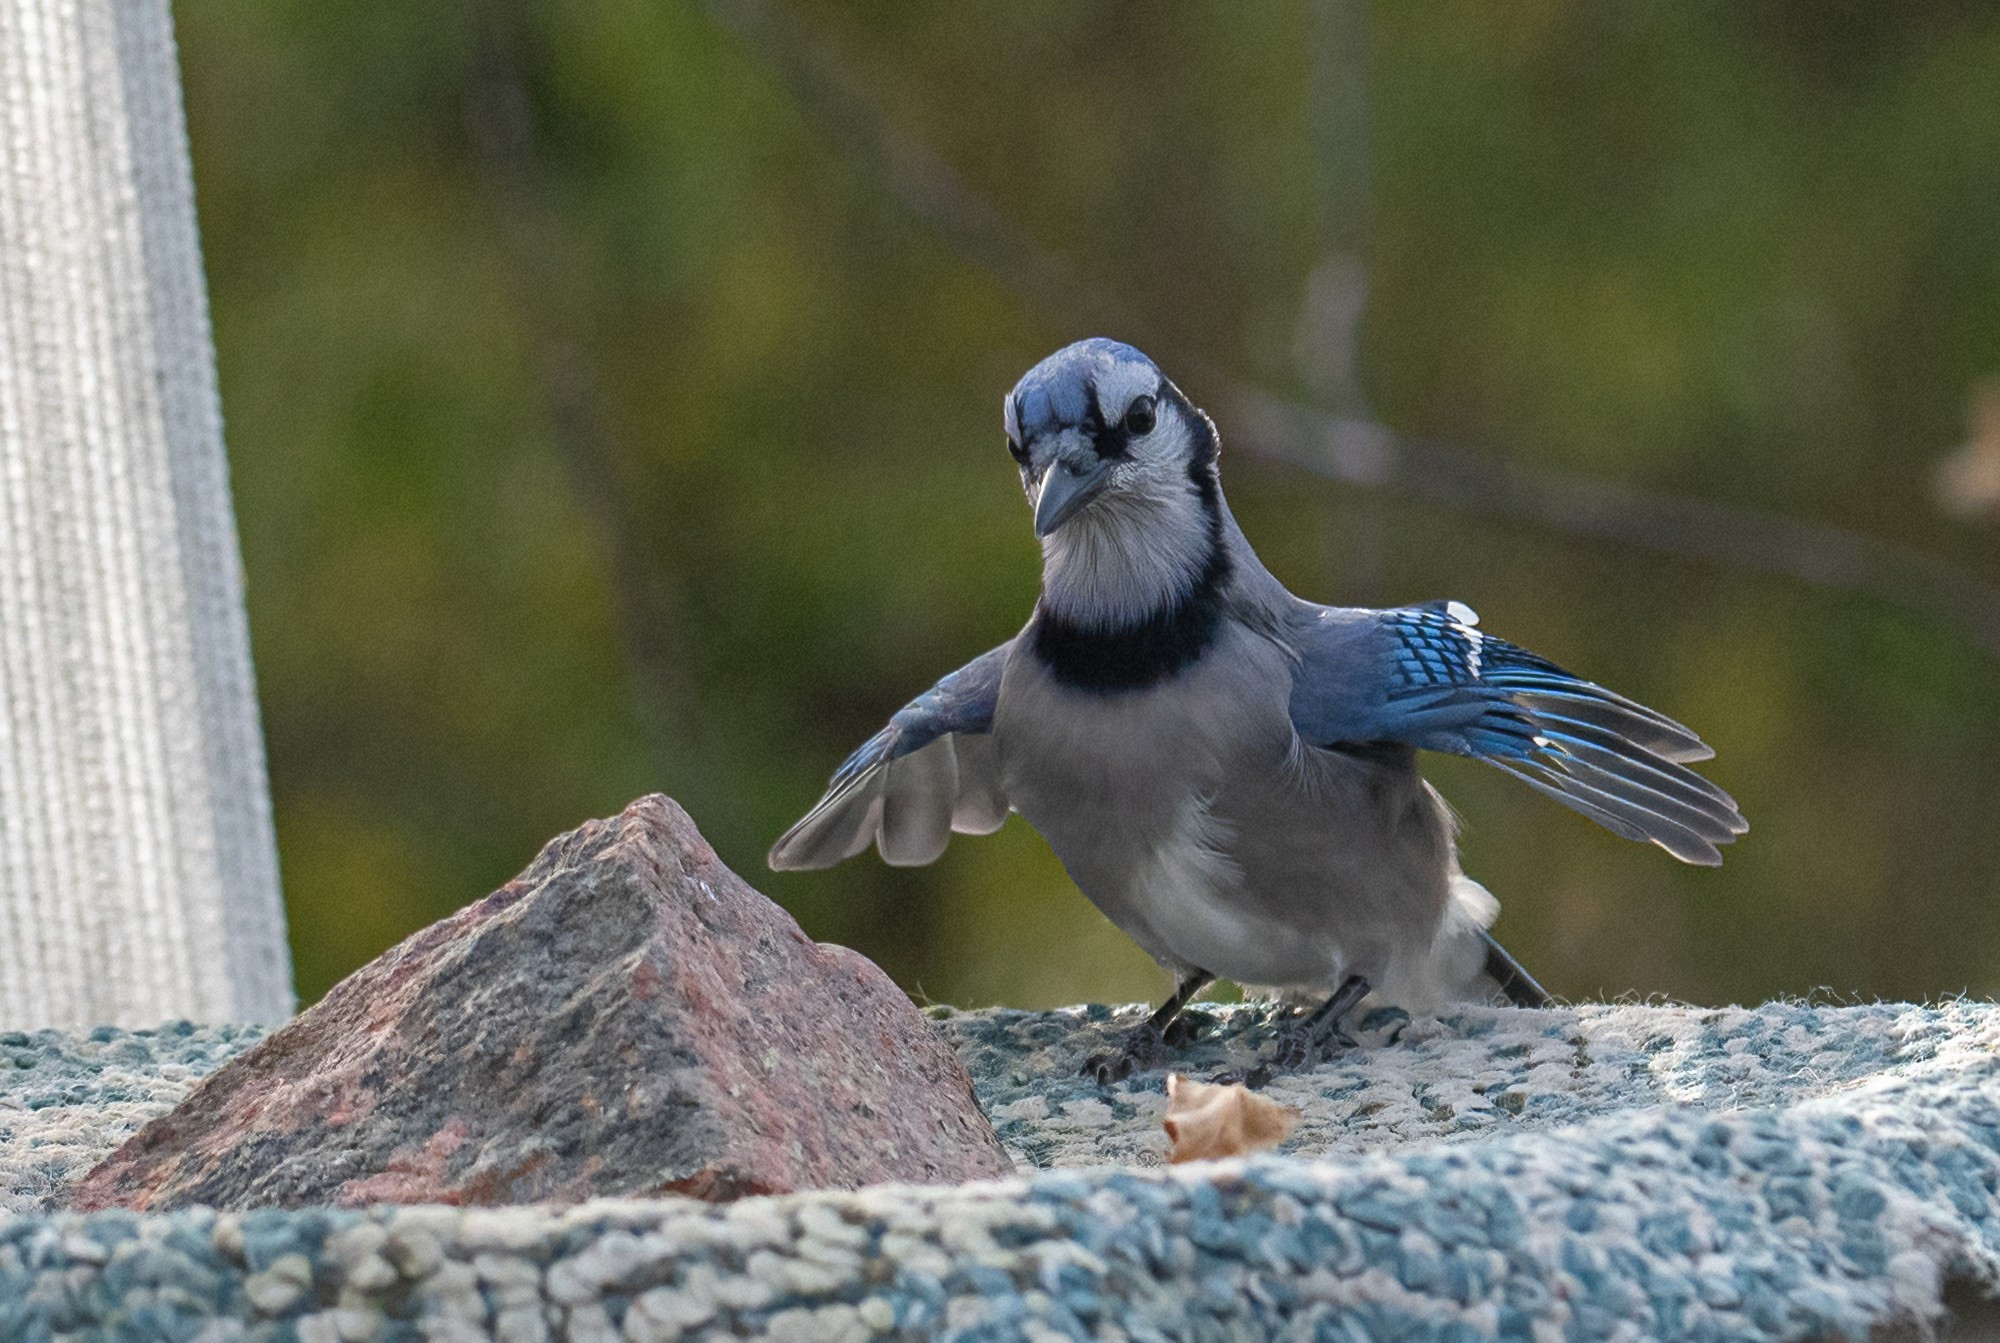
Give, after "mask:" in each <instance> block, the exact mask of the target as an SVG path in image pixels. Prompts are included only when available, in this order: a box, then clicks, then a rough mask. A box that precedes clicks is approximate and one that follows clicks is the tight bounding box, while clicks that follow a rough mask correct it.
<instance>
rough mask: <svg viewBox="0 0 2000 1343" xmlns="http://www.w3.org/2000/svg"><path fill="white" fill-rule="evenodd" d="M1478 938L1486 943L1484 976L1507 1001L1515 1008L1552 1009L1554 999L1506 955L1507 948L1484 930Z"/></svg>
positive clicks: (1518, 963)
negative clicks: (1496, 986)
mask: <svg viewBox="0 0 2000 1343" xmlns="http://www.w3.org/2000/svg"><path fill="white" fill-rule="evenodd" d="M1479 936H1480V938H1481V939H1482V940H1484V941H1485V943H1486V975H1487V978H1489V979H1491V980H1492V981H1493V982H1494V983H1495V984H1498V985H1499V986H1500V992H1502V993H1504V994H1506V995H1507V1001H1508V1002H1510V1003H1512V1004H1514V1006H1516V1007H1553V1006H1554V1005H1555V999H1554V998H1551V997H1550V996H1549V991H1548V990H1547V989H1545V988H1543V987H1542V986H1541V985H1540V984H1538V983H1537V982H1536V981H1535V977H1534V976H1533V975H1531V974H1529V973H1528V972H1527V971H1526V970H1524V969H1523V968H1522V967H1521V963H1520V962H1519V961H1517V960H1515V959H1514V958H1513V956H1511V955H1510V954H1508V951H1507V948H1505V947H1503V946H1501V945H1500V944H1499V943H1498V942H1496V941H1495V940H1494V938H1493V934H1491V933H1489V932H1487V931H1486V930H1484V929H1481V930H1480V933H1479Z"/></svg>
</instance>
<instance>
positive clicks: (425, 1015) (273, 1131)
mask: <svg viewBox="0 0 2000 1343" xmlns="http://www.w3.org/2000/svg"><path fill="white" fill-rule="evenodd" d="M1011 1170H1012V1166H1011V1164H1010V1162H1009V1161H1008V1158H1007V1155H1006V1153H1005V1152H1004V1150H1003V1149H1002V1148H1001V1146H1000V1143H999V1141H998V1140H997V1139H996V1138H995V1137H994V1135H993V1129H992V1127H991V1126H990V1125H989V1124H988V1123H987V1121H986V1117H985V1116H984V1115H983V1114H982V1113H981V1112H980V1109H979V1105H978V1102H977V1101H976V1100H975V1099H974V1098H973V1092H972V1084H971V1082H970V1080H969V1079H968V1078H967V1076H966V1073H965V1069H964V1068H963V1067H962V1066H961V1065H960V1063H959V1061H958V1058H957V1057H956V1056H955V1055H954V1054H953V1053H952V1052H951V1050H950V1048H949V1047H948V1046H947V1045H946V1044H945V1042H944V1041H943V1040H942V1039H941V1038H940V1037H939V1036H938V1034H937V1033H936V1032H935V1031H934V1030H933V1028H932V1027H931V1025H930V1023H928V1022H927V1021H925V1020H924V1019H923V1017H922V1015H921V1014H919V1013H918V1011H917V1010H916V1008H915V1007H913V1006H912V1005H911V1004H910V1002H909V1000H908V999H907V998H905V997H904V996H903V994H902V992H901V991H900V990H898V989H897V988H896V986H895V985H894V984H893V983H891V982H890V981H889V978H888V977H887V976H886V975H884V974H883V973H882V971H881V970H879V969H877V968H876V967H875V965H874V964H873V963H871V962H870V961H868V960H867V959H866V958H864V957H862V956H860V955H858V954H856V953H855V952H852V951H849V950H848V949H846V948H845V947H835V946H822V945H820V944H818V943H815V942H813V941H812V940H810V939H809V938H807V937H806V935H805V934H804V933H803V932H802V931H800V929H799V926H798V925H797V924H796V923H794V922H793V921H792V919H791V917H790V916H789V915H787V914H786V913H785V912H784V911H783V910H781V909H779V908H778V907H777V906H776V905H774V904H772V903H771V902H770V901H769V900H767V899H765V898H764V897H763V896H762V895H759V894H758V893H757V892H756V891H755V890H752V889H751V888H750V886H749V885H748V884H746V883H745V882H744V881H743V880H742V879H741V878H739V877H738V876H736V874H735V873H733V872H731V871H730V870H729V869H728V868H726V867H724V866H723V865H722V863H721V862H720V860H718V859H717V858H716V856H715V852H714V850H712V849H710V848H709V846H708V844H707V842H706V841H704V840H703V839H702V837H701V835H700V833H699V832H698V831H697V830H696V829H695V826H694V823H693V822H692V821H691V820H689V819H688V816H687V813H685V812H684V811H682V810H681V809H680V807H679V806H677V805H676V804H674V803H673V802H671V801H669V800H668V799H666V798H664V797H658V796H654V797H645V798H641V799H640V800H639V801H637V802H635V803H633V804H632V805H631V806H630V807H628V808H626V810H625V811H624V813H623V814H622V815H619V816H617V817H614V818H613V819H611V820H608V821H592V822H589V823H588V824H586V825H585V826H583V828H582V829H580V830H577V831H575V832H573V833H571V834H568V835H565V836H563V837H562V838H560V839H557V840H555V841H554V842H552V843H551V844H549V845H548V847H547V848H545V849H543V850H542V852H541V854H540V856H539V857H537V858H536V859H535V861H534V863H533V864H532V865H531V866H530V867H529V868H528V870H527V871H526V872H524V873H522V874H521V875H520V876H519V877H517V878H515V879H514V880H513V881H511V882H509V883H508V884H507V885H506V886H503V887H502V888H501V889H500V890H498V891H496V892H494V893H493V894H492V895H490V896H488V897H487V898H486V899H484V900H481V901H480V902H478V903H477V904H474V905H470V906H468V907H466V908H465V909H462V910H460V911H459V912H458V913H457V914H454V915H453V916H452V917H450V918H448V919H445V920H443V921H442V922H440V923H437V924H434V925H432V926H431V927H429V928H426V929H425V930H424V931H422V932H420V933H417V934H416V935H414V936H413V937H411V938H409V939H408V940H406V941H405V942H403V943H402V944H401V945H400V946H397V947H395V948H394V949H392V950H390V951H389V952H387V953H385V954H384V955H382V956H381V957H380V958H378V959H377V960H375V961H373V962H372V963H370V964H369V965H367V966H364V967H363V968H362V969H360V970H358V971H356V972H355V973H354V974H352V975H350V976H348V978H347V979H345V980H343V981H342V982H341V983H340V984H339V985H337V986H336V987H335V988H334V989H333V991H332V992H331V993H329V994H328V995H327V996H326V998H325V999H324V1000H322V1001H321V1002H320V1003H318V1004H317V1005H316V1006H314V1007H312V1008H311V1009H310V1010H308V1011H307V1012H305V1013H304V1014H303V1015H301V1016H300V1017H299V1018H298V1019H297V1020H296V1021H294V1022H292V1023H291V1024H290V1025H288V1026H286V1027H285V1028H284V1029H283V1030H281V1031H279V1032H277V1033H276V1034H275V1035H273V1036H271V1037H270V1038H269V1039H268V1040H266V1041H264V1043H262V1044H261V1045H259V1046H257V1047H256V1048H255V1049H253V1050H251V1051H250V1052H248V1053H246V1054H244V1055H242V1056H241V1057H239V1058H237V1059H235V1060H234V1061H232V1062H230V1063H229V1064H227V1065H225V1066H224V1067H223V1068H222V1069H220V1070H219V1071H217V1072H216V1073H215V1074H214V1075H212V1076H211V1077H209V1078H208V1079H207V1080H206V1081H204V1082H203V1083H201V1085H200V1086H198V1087H197V1088H196V1089H195V1090H194V1091H193V1092H191V1093H190V1094H189V1096H188V1098H187V1099H186V1100H185V1101H184V1102H183V1103H182V1104H181V1105H180V1107H179V1108H177V1109H175V1110H173V1111H172V1112H171V1113H169V1114H167V1115H164V1116H162V1117H161V1118H159V1119H157V1120H155V1121H153V1122H152V1123H151V1124H149V1125H147V1126H146V1127H145V1128H144V1129H141V1130H140V1131H139V1133H137V1134H136V1135H134V1137H133V1138H132V1140H131V1141H129V1142H127V1143H126V1144H125V1145H124V1146H123V1147H121V1148H120V1149H119V1150H118V1151H116V1152H114V1153H113V1154H112V1155H111V1156H110V1157H109V1158H107V1159H106V1160H105V1161H104V1162H103V1163H102V1164H101V1165H99V1166H98V1167H97V1168H96V1169H95V1170H94V1171H92V1172H91V1173H90V1175H89V1176H88V1177H86V1178H85V1180H84V1181H83V1183H82V1184H80V1185H79V1186H78V1187H77V1189H76V1191H75V1194H74V1198H73V1202H74V1204H75V1206H77V1207H79V1208H86V1209H89V1208H104V1207H113V1206H123V1207H130V1208H150V1209H164V1208H173V1207H180V1206H183V1205H187V1204H194V1203H202V1204H210V1205H213V1206H217V1207H223V1208H253V1207H272V1206H277V1207H291V1206H298V1205H303V1204H336V1205H350V1206H351V1205H357V1204H366V1203H419V1202H422V1203H526V1202H530V1201H537V1200H568V1199H582V1198H586V1197H593V1196H597V1195H637V1194H650V1193H682V1194H692V1195H695V1196H697V1197H700V1198H706V1199H714V1200H723V1199H731V1198H736V1197H738V1196H741V1195H745V1194H765V1193H781V1192H787V1191H791V1190H798V1189H814V1188H853V1187H856V1186H859V1185H865V1184H872V1183H876V1182H880V1181H890V1180H896V1181H909V1182H915V1183H925V1184H936V1183H955V1182H958V1181H963V1180H973V1179H981V1178H988V1177H993V1176H1000V1175H1005V1174H1008V1173H1009V1172H1010V1171H1011Z"/></svg>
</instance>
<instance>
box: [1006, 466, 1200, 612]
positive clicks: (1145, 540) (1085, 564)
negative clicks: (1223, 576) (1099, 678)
mask: <svg viewBox="0 0 2000 1343" xmlns="http://www.w3.org/2000/svg"><path fill="white" fill-rule="evenodd" d="M1118 470H1119V471H1120V472H1121V473H1123V472H1130V478H1129V479H1121V478H1118V477H1114V478H1113V479H1112V481H1111V482H1110V485H1109V487H1108V488H1107V489H1106V490H1105V491H1104V492H1103V493H1102V494H1100V495H1099V496H1098V497H1097V498H1095V499H1093V500H1092V501H1091V502H1090V503H1089V504H1088V505H1086V506H1085V507H1084V509H1083V511H1082V512H1080V513H1078V514H1077V515H1076V516H1075V517H1073V518H1071V519H1070V520H1069V521H1068V522H1067V523H1065V524H1064V525H1063V526H1062V527H1061V528H1059V529H1058V530H1057V531H1056V532H1054V533H1053V534H1052V535H1050V536H1047V537H1044V538H1043V540H1042V600H1043V604H1044V605H1045V606H1046V607H1047V608H1048V609H1049V611H1050V613H1051V614H1053V615H1056V616H1059V617H1061V618H1062V619H1064V620H1067V621H1069V622H1071V623H1072V624H1075V625H1078V626H1081V627H1082V628H1084V629H1093V630H1112V629H1122V628H1125V627H1127V626H1131V625H1136V624H1139V623H1140V622H1142V621H1144V620H1146V619H1147V618H1148V617H1150V616H1152V615H1154V614H1155V613H1156V612H1159V611H1163V610H1165V609H1166V608H1168V607H1170V606H1172V605H1173V604H1174V603H1176V602H1178V601H1179V600H1180V599H1181V598H1183V597H1184V596H1186V595H1187V593H1188V592H1189V591H1190V590H1191V589H1192V588H1193V587H1194V585H1195V584H1196V583H1197V582H1198V581H1199V580H1200V578H1201V574H1202V571H1203V570H1204V569H1205V568H1206V567H1207V565H1208V561H1209V557H1210V552H1211V549H1212V545H1213V542H1212V540H1211V533H1210V529H1209V519H1208V515H1207V513H1206V512H1204V511H1203V509H1202V506H1201V500H1200V499H1199V498H1197V497H1196V495H1195V493H1194V491H1193V489H1192V488H1191V487H1190V486H1189V484H1188V480H1187V477H1186V475H1184V474H1180V473H1174V474H1173V475H1170V476H1168V477H1167V478H1166V479H1159V478H1157V477H1155V476H1154V474H1153V473H1152V472H1149V471H1146V470H1144V469H1143V468H1137V467H1129V466H1121V467H1120V468H1118Z"/></svg>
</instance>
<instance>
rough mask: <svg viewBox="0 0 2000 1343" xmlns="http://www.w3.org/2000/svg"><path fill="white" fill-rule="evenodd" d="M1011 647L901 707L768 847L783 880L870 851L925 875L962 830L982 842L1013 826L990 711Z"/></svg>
mask: <svg viewBox="0 0 2000 1343" xmlns="http://www.w3.org/2000/svg"><path fill="white" fill-rule="evenodd" d="M1012 646H1013V645H1012V642H1011V641H1009V642H1008V643H1005V644H1002V645H1000V647H998V648H996V649H993V650H992V651H991V652H989V653H985V654H983V655H981V656H980V657H977V658H975V659H973V660H972V661H971V662H969V663H967V664H966V665H965V666H963V667H961V668H959V669H958V670H957V671H955V672H953V673H952V674H951V675H949V676H947V677H945V678H944V679H943V680H942V681H939V682H938V683H937V684H936V685H935V686H933V687H931V689H930V690H928V691H926V692H925V693H924V694H922V695H920V696H918V697H917V698H916V699H914V700H912V701H910V703H908V704H906V705H904V706H903V708H902V709H901V710H900V711H898V712H897V714H896V716H895V717H894V718H891V719H890V720H889V725H888V726H887V727H885V728H883V729H882V730H881V731H880V732H878V733H876V734H875V735H874V736H872V737H870V738H869V739H868V740H867V741H866V742H864V743H862V746H861V749H860V750H858V751H856V752H855V753H854V754H853V755H851V756H849V757H848V758H847V762H846V763H845V764H843V765H842V766H841V767H840V768H839V769H838V770H836V771H834V775H833V779H832V781H831V782H830V783H829V784H828V785H827V790H826V796H824V797H822V798H821V799H820V800H819V802H818V803H817V804H816V805H815V806H814V807H813V809H812V810H811V811H809V812H807V813H806V814H805V817H804V819H803V820H801V821H800V822H799V823H798V824H797V825H795V826H793V827H792V828H791V829H790V830H787V831H786V832H785V833H784V835H783V836H782V837H781V838H780V839H779V840H778V842H777V843H776V844H774V845H772V846H771V854H770V859H769V861H770V864H771V866H772V867H773V868H774V869H776V870H778V871H780V872H784V871H791V870H794V869H802V868H821V867H832V866H833V865H834V864H835V863H837V862H839V861H840V860H841V859H843V858H852V857H853V856H854V855H855V854H857V853H860V852H861V851H862V850H863V849H865V848H867V847H868V846H869V845H870V844H871V843H872V844H874V845H875V846H876V848H877V849H879V850H880V851H881V854H882V857H883V859H884V860H885V861H887V862H889V863H891V864H894V865H895V866H898V867H920V866H922V865H923V864H925V863H928V862H932V861H933V860H935V859H936V858H937V856H938V855H939V854H941V853H943V852H944V846H945V844H946V843H947V842H948V841H949V840H950V838H951V832H952V831H954V830H956V831H958V832H960V833H961V834H972V835H984V834H990V833H991V832H993V831H995V830H998V829H999V828H1000V826H1001V823H1002V822H1004V821H1005V820H1006V819H1007V800H1006V798H1005V797H1004V796H1002V793H1001V789H1000V769H999V762H998V760H997V758H996V757H995V755H994V751H993V737H992V735H991V734H992V731H993V706H994V704H995V702H996V701H997V700H998V699H999V696H1000V670H1001V668H1002V666H1004V665H1005V663H1006V659H1007V651H1008V649H1010V648H1011V647H1012Z"/></svg>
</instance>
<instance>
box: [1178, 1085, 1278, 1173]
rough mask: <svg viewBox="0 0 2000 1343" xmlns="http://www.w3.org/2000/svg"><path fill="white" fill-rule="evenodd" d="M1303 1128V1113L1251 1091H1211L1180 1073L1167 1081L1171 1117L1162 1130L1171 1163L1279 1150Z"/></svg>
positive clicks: (1232, 1088) (1216, 1088) (1228, 1088)
mask: <svg viewBox="0 0 2000 1343" xmlns="http://www.w3.org/2000/svg"><path fill="white" fill-rule="evenodd" d="M1298 1122H1299V1112H1298V1111H1297V1110H1294V1109H1293V1108H1292V1107H1291V1106H1289V1105H1280V1104H1278V1102H1276V1101H1274V1100H1272V1099H1270V1098H1269V1097H1268V1096H1260V1095H1258V1094H1257V1093H1256V1092H1254V1091H1252V1090H1250V1089H1249V1088H1248V1087H1243V1086H1237V1085H1230V1086H1211V1085H1210V1084H1208V1083H1206V1082H1196V1081H1193V1080H1191V1079H1189V1078H1186V1077H1183V1076H1181V1075H1180V1074H1179V1073H1169V1074H1168V1075H1167V1116H1166V1118H1165V1119H1164V1120H1162V1121H1161V1126H1162V1127H1164V1128H1165V1129H1166V1131H1167V1141H1168V1142H1169V1143H1171V1144H1172V1146H1171V1147H1170V1148H1169V1149H1168V1151H1167V1160H1168V1161H1171V1162H1174V1163H1176V1164H1178V1163H1179V1162H1182V1161H1210V1160H1214V1159H1216V1158H1218V1157H1227V1156H1244V1155H1246V1154H1248V1153H1250V1152H1261V1151H1264V1150H1265V1149H1267V1148H1271V1147H1276V1146H1277V1145H1278V1144H1279V1143H1281V1142H1283V1141H1284V1140H1285V1137H1286V1135H1287V1134H1289V1133H1290V1132H1291V1131H1292V1127H1293V1126H1294V1125H1295V1124H1297V1123H1298Z"/></svg>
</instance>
